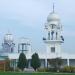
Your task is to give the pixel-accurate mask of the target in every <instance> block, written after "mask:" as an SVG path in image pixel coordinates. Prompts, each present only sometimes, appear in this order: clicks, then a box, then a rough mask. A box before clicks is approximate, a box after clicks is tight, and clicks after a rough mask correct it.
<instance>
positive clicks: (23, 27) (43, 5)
mask: <svg viewBox="0 0 75 75" xmlns="http://www.w3.org/2000/svg"><path fill="white" fill-rule="evenodd" d="M53 2H54V3H55V11H56V12H57V13H58V14H59V16H60V18H61V23H62V25H63V36H64V39H65V42H64V44H63V51H64V52H69V53H70V52H71V53H74V52H75V0H0V43H2V39H3V37H4V34H6V33H7V32H8V31H10V32H11V33H12V34H13V36H14V39H15V41H16V39H19V38H20V37H26V38H30V39H31V42H32V47H33V50H36V51H44V50H45V49H44V43H43V40H42V38H43V36H44V24H45V23H46V20H47V16H48V15H49V13H50V12H51V11H52V4H53Z"/></svg>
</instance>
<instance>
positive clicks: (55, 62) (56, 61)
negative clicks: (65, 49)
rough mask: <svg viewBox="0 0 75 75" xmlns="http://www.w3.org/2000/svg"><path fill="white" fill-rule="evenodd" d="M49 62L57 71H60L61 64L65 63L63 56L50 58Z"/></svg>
mask: <svg viewBox="0 0 75 75" xmlns="http://www.w3.org/2000/svg"><path fill="white" fill-rule="evenodd" d="M48 62H49V64H50V65H51V67H52V68H54V69H55V70H56V71H57V72H59V70H60V68H61V65H62V64H63V61H62V59H61V58H55V59H49V60H48Z"/></svg>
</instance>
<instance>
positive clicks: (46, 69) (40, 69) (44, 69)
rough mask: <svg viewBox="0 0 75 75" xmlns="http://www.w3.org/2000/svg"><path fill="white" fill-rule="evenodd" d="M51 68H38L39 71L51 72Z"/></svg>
mask: <svg viewBox="0 0 75 75" xmlns="http://www.w3.org/2000/svg"><path fill="white" fill-rule="evenodd" d="M49 71H50V69H49V68H38V72H49Z"/></svg>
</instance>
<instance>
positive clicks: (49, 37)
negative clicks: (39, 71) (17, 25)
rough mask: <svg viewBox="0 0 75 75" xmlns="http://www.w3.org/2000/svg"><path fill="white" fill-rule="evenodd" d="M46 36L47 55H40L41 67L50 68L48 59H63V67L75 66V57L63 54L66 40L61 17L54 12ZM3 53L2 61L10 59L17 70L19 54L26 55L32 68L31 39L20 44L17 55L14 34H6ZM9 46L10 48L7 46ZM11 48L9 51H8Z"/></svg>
mask: <svg viewBox="0 0 75 75" xmlns="http://www.w3.org/2000/svg"><path fill="white" fill-rule="evenodd" d="M45 30H46V33H47V34H46V36H45V37H44V38H43V41H44V44H45V46H46V52H45V54H39V57H40V59H41V67H48V65H49V64H48V59H52V58H57V57H61V58H62V60H63V62H64V64H63V66H75V55H73V54H66V53H62V48H61V45H62V43H64V38H63V36H62V24H61V20H60V17H59V15H58V14H57V13H56V12H55V11H54V5H53V11H52V12H51V13H50V14H49V15H48V17H47V23H46V25H45ZM2 45H3V51H1V52H0V60H5V59H6V58H9V60H11V62H10V65H11V67H14V68H16V66H17V62H18V58H19V54H20V53H21V52H23V53H25V54H26V57H27V59H28V61H29V62H28V63H29V66H28V67H30V60H31V56H32V51H31V42H30V40H29V39H26V38H22V39H21V41H20V42H19V43H18V52H17V53H15V52H14V51H13V49H14V46H15V44H14V41H13V36H12V34H6V35H5V37H4V43H3V44H2ZM6 45H9V46H6ZM8 48H9V49H8ZM8 50H9V51H8Z"/></svg>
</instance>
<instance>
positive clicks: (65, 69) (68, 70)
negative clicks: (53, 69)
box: [63, 66, 75, 72]
mask: <svg viewBox="0 0 75 75" xmlns="http://www.w3.org/2000/svg"><path fill="white" fill-rule="evenodd" d="M63 72H75V67H73V66H65V67H64V68H63Z"/></svg>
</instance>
